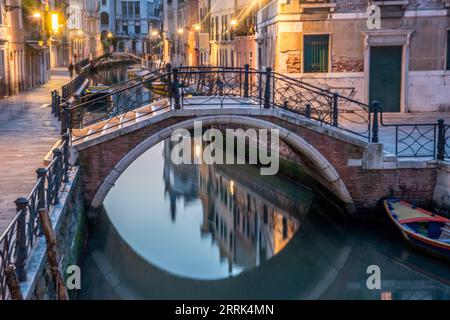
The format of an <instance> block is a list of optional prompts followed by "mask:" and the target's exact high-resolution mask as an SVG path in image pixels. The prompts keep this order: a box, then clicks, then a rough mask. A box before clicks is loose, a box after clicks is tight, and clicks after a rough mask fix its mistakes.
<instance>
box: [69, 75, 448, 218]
mask: <svg viewBox="0 0 450 320" xmlns="http://www.w3.org/2000/svg"><path fill="white" fill-rule="evenodd" d="M373 111H376V109H373V110H371V109H370V108H369V107H368V106H365V105H363V104H361V103H359V102H357V101H353V100H351V99H347V98H345V97H343V96H341V95H340V94H339V93H336V92H333V93H331V92H328V91H325V90H322V89H320V88H316V87H313V86H310V85H308V84H304V83H302V82H300V81H296V80H294V79H291V78H287V77H284V76H282V75H278V74H274V73H272V72H271V70H270V69H269V68H268V70H267V71H265V72H259V71H256V70H251V69H249V68H248V66H247V67H246V68H239V69H236V68H233V69H227V68H205V69H202V68H196V69H193V68H177V69H171V67H170V66H168V67H167V71H164V72H161V71H160V72H159V73H154V72H151V71H148V73H147V74H146V75H145V76H142V77H139V78H136V79H134V80H130V81H129V82H127V83H125V84H120V85H118V86H117V87H116V88H114V91H113V93H110V94H108V95H106V98H105V96H102V97H100V98H97V97H92V100H89V99H88V102H84V103H81V104H74V105H69V106H68V107H67V108H66V109H65V110H64V116H63V130H64V129H70V130H71V133H72V153H73V155H74V157H73V158H74V159H76V161H77V163H78V164H79V165H80V167H81V170H82V171H81V172H82V175H81V176H82V183H83V190H84V196H85V200H86V203H88V204H89V205H90V206H91V207H93V208H97V207H99V206H101V204H102V202H103V200H104V198H105V197H106V195H107V193H108V191H109V190H110V189H111V187H112V186H113V185H114V182H115V181H116V180H117V178H118V177H119V176H120V174H121V173H122V172H123V171H124V170H125V169H126V168H127V167H128V166H129V165H130V164H131V163H132V162H133V161H134V160H135V159H136V158H138V157H139V156H140V155H141V154H142V153H144V152H145V151H146V150H148V149H149V148H151V147H152V146H153V145H155V144H156V143H158V142H160V141H162V140H164V139H166V138H168V137H170V136H171V134H172V132H173V131H174V130H176V129H179V128H184V129H192V128H193V127H194V122H195V121H202V123H203V125H205V126H214V125H220V126H221V127H224V126H225V127H226V126H230V127H236V126H239V127H245V128H265V129H278V130H279V132H280V139H281V140H282V141H283V143H284V144H285V146H287V148H289V149H290V150H291V151H292V152H294V153H295V154H296V155H297V156H298V157H300V158H301V160H302V162H303V163H304V164H305V165H306V166H307V167H308V168H309V171H310V172H312V173H313V175H314V177H315V178H316V179H317V181H319V182H320V183H321V184H322V185H323V186H324V187H325V188H327V189H328V190H329V191H331V192H332V193H333V194H334V195H335V196H336V197H337V198H338V199H339V200H340V201H341V202H342V203H343V204H344V205H345V207H346V209H347V210H348V211H349V212H351V213H355V212H356V211H357V210H358V209H362V208H372V207H374V206H376V205H377V203H378V202H379V200H380V199H382V198H384V197H387V196H396V197H401V198H403V199H405V200H411V201H412V200H414V201H416V202H418V203H425V204H430V203H431V201H432V199H433V194H434V192H435V188H436V181H437V176H438V170H439V169H438V165H437V164H436V163H437V162H436V161H428V160H424V161H408V160H402V158H400V157H397V156H395V155H392V154H388V153H386V152H384V150H383V144H382V143H379V142H378V141H377V140H378V139H377V131H378V121H377V119H378V116H377V115H376V113H375V114H373ZM417 177H420V179H418V178H417Z"/></svg>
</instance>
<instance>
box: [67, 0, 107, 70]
mask: <svg viewBox="0 0 450 320" xmlns="http://www.w3.org/2000/svg"><path fill="white" fill-rule="evenodd" d="M99 20H100V3H99V1H92V0H69V2H68V22H67V32H68V37H69V41H70V57H71V61H73V62H78V61H80V60H83V59H86V58H90V59H92V58H94V57H96V56H98V55H101V54H102V53H103V51H102V46H101V42H100V21H99Z"/></svg>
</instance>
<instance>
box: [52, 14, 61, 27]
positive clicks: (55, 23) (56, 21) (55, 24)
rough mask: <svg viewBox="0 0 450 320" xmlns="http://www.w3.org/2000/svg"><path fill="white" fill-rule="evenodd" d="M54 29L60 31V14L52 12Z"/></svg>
mask: <svg viewBox="0 0 450 320" xmlns="http://www.w3.org/2000/svg"><path fill="white" fill-rule="evenodd" d="M51 18H52V31H53V32H58V29H59V15H58V14H57V13H52V15H51Z"/></svg>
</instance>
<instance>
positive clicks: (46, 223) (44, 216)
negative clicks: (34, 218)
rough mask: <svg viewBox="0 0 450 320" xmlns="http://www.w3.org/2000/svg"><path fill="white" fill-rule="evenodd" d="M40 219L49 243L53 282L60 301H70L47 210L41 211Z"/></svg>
mask: <svg viewBox="0 0 450 320" xmlns="http://www.w3.org/2000/svg"><path fill="white" fill-rule="evenodd" d="M39 219H40V221H41V226H42V230H43V231H44V235H45V240H46V242H47V257H48V263H49V264H50V269H51V271H52V275H53V280H54V281H55V286H56V294H57V296H58V300H69V294H68V293H67V288H66V286H65V285H64V279H63V277H62V275H61V272H60V270H59V263H58V252H57V243H56V237H55V233H54V232H53V228H52V223H51V221H50V217H49V215H48V212H47V209H41V210H39Z"/></svg>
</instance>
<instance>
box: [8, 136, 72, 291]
mask: <svg viewBox="0 0 450 320" xmlns="http://www.w3.org/2000/svg"><path fill="white" fill-rule="evenodd" d="M69 143H70V138H69V133H65V134H64V135H63V140H62V144H61V145H60V146H59V147H58V148H56V149H54V150H53V160H52V161H51V162H50V164H49V165H48V166H47V167H46V168H39V169H37V170H36V173H37V181H36V183H35V185H34V186H33V188H32V189H31V192H30V193H29V194H28V196H26V197H24V198H18V199H17V200H16V201H15V203H16V207H17V214H16V215H15V217H14V218H13V220H12V221H11V223H10V224H9V226H8V227H7V228H6V230H5V231H4V232H3V234H2V235H1V236H0V300H5V299H8V298H9V291H8V288H7V284H6V274H5V269H6V268H7V267H9V266H11V265H13V266H14V267H15V270H16V273H17V276H18V279H19V281H25V280H26V273H25V264H26V262H27V259H28V257H29V256H30V253H31V251H32V249H33V247H34V245H35V243H36V240H37V238H39V237H41V236H42V232H41V227H40V222H39V218H38V212H39V210H40V209H43V208H46V209H50V208H51V207H52V206H54V205H56V204H58V203H59V197H60V193H61V190H62V186H63V184H64V183H65V182H67V181H68V179H69V176H68V174H69V168H70V161H69V157H70V155H69Z"/></svg>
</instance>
